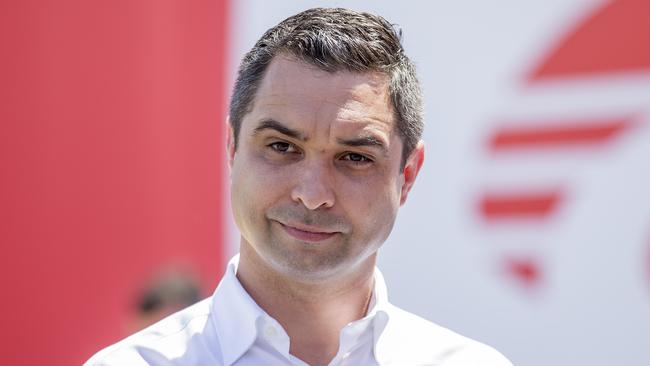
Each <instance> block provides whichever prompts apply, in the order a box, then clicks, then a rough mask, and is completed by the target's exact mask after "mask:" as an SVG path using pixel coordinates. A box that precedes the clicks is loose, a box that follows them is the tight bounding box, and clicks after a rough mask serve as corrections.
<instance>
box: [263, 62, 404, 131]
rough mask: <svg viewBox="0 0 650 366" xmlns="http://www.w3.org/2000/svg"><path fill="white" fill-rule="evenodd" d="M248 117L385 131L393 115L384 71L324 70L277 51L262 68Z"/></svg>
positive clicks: (305, 124) (388, 129)
mask: <svg viewBox="0 0 650 366" xmlns="http://www.w3.org/2000/svg"><path fill="white" fill-rule="evenodd" d="M260 114H262V115H263V116H262V115H260ZM250 115H251V116H252V117H253V118H256V117H257V118H264V117H271V118H280V119H282V121H283V122H287V123H291V122H292V121H294V122H295V121H300V124H301V125H303V126H305V127H309V126H310V125H314V124H318V123H319V122H320V123H321V124H322V122H325V121H327V122H329V123H332V122H336V126H337V127H340V128H344V129H345V128H359V127H360V126H366V127H367V128H374V129H380V130H385V131H386V132H388V131H391V130H392V129H393V119H394V114H393V108H392V103H391V101H390V96H389V92H388V76H387V75H386V74H384V73H381V72H365V73H359V72H350V71H337V72H327V71H324V70H321V69H319V68H317V67H316V66H314V65H310V64H308V63H305V62H303V61H298V60H296V59H294V58H291V57H288V56H283V55H279V56H277V57H275V58H274V59H273V61H272V62H271V64H270V65H269V67H268V68H267V70H266V73H265V75H264V77H263V79H262V81H261V83H260V86H259V88H258V90H257V93H256V96H255V100H254V102H253V106H252V108H251V113H250Z"/></svg>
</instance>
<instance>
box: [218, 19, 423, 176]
mask: <svg viewBox="0 0 650 366" xmlns="http://www.w3.org/2000/svg"><path fill="white" fill-rule="evenodd" d="M400 37H401V32H400V31H398V30H396V29H395V28H394V27H393V26H392V25H391V24H390V23H388V22H387V21H386V20H385V19H384V18H382V17H380V16H377V15H373V14H368V13H360V12H355V11H352V10H348V9H323V8H315V9H309V10H306V11H303V12H301V13H299V14H296V15H294V16H292V17H289V18H287V19H285V20H284V21H282V22H281V23H280V24H278V25H277V26H275V27H273V28H271V29H269V30H268V31H266V33H264V35H263V36H262V38H260V39H259V40H258V41H257V43H255V45H254V46H253V48H252V49H251V50H250V51H249V52H248V53H247V54H246V55H245V56H244V58H243V60H242V63H241V65H240V68H239V75H238V77H237V81H236V82H235V86H234V90H233V95H232V99H231V102H230V115H229V119H230V124H231V126H232V128H233V132H234V134H235V147H237V143H238V137H239V130H240V126H241V121H242V119H243V117H244V116H245V115H246V114H247V113H248V112H249V111H250V109H251V107H252V104H253V103H254V101H255V94H256V92H257V89H258V87H259V84H260V82H261V80H262V78H263V77H264V75H265V72H266V70H267V68H268V66H269V64H270V63H271V61H272V60H273V59H274V58H275V57H276V56H278V55H289V56H293V57H295V58H297V59H299V60H301V61H303V62H306V63H309V64H312V65H314V66H316V67H318V68H319V69H322V70H324V71H327V72H331V73H334V72H337V71H351V72H358V73H365V72H380V73H384V74H386V75H387V77H388V80H389V82H388V93H389V95H390V99H391V103H392V106H393V110H394V113H395V121H396V123H395V127H396V128H397V130H398V131H399V133H400V136H401V138H402V140H403V143H404V150H403V152H402V164H403V163H404V162H405V161H406V158H407V157H408V156H409V154H410V153H411V152H412V151H413V149H414V148H415V146H416V145H417V143H418V141H420V138H421V136H422V130H423V126H424V124H423V111H422V93H421V91H420V85H419V82H418V79H417V76H416V74H415V67H414V65H413V63H412V62H411V60H409V58H408V57H407V56H406V54H405V53H404V49H403V48H402V45H401V43H400Z"/></svg>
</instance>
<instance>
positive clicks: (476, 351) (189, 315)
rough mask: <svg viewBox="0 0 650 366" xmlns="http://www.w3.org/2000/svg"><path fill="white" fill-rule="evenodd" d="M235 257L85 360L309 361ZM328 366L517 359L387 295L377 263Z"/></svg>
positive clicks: (94, 364)
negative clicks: (369, 291) (242, 279)
mask: <svg viewBox="0 0 650 366" xmlns="http://www.w3.org/2000/svg"><path fill="white" fill-rule="evenodd" d="M238 263H239V256H238V255H237V256H235V257H234V258H233V259H231V260H230V262H229V264H228V268H227V270H226V273H225V275H224V277H223V279H222V280H221V283H220V284H219V286H218V287H217V289H216V291H215V293H214V295H213V296H212V297H210V298H207V299H205V300H203V301H201V302H199V303H197V304H195V305H192V306H190V307H188V308H186V309H184V310H181V311H179V312H178V313H175V314H173V315H171V316H169V317H167V318H165V319H163V320H161V321H160V322H158V323H156V324H154V325H152V326H150V327H148V328H146V329H144V330H142V331H140V332H138V333H136V334H134V335H132V336H130V337H128V338H126V339H124V340H122V341H120V342H118V343H116V344H114V345H112V346H110V347H108V348H105V349H103V350H102V351H100V352H98V353H97V354H95V355H94V356H93V357H92V358H91V359H90V360H88V361H87V362H86V363H85V364H84V365H85V366H117V365H128V366H140V365H156V366H162V365H178V366H180V365H183V366H187V365H206V366H207V365H215V366H262V365H264V366H288V365H291V366H308V365H307V363H305V362H303V361H302V360H300V359H298V358H296V357H295V356H293V355H291V354H290V353H289V343H290V339H289V336H288V335H287V333H286V332H285V330H284V329H283V328H282V326H281V325H280V324H279V323H278V322H277V321H276V320H275V319H273V318H272V317H270V316H269V315H268V314H267V313H266V312H265V311H264V310H263V309H261V308H260V307H259V306H258V305H257V303H255V301H254V300H253V299H252V298H251V297H250V295H249V294H248V293H247V292H246V291H245V290H244V288H243V287H242V285H241V284H240V283H239V280H238V279H237V277H236V275H235V274H236V273H237V265H238ZM339 340H340V341H339V350H338V352H337V354H336V356H335V357H334V359H332V361H331V362H330V363H329V365H330V366H345V365H350V366H352V365H354V366H375V365H378V366H387V365H395V366H410V365H413V366H415V365H418V366H422V365H436V366H512V364H511V363H510V362H509V361H508V360H507V359H506V358H504V357H503V356H502V355H501V354H500V353H499V352H497V351H496V350H494V349H492V348H490V347H488V346H486V345H483V344H481V343H478V342H476V341H473V340H470V339H468V338H465V337H463V336H461V335H458V334H456V333H454V332H452V331H450V330H447V329H445V328H442V327H440V326H438V325H435V324H433V323H431V322H429V321H427V320H425V319H422V318H420V317H417V316H416V315H413V314H411V313H408V312H406V311H404V310H402V309H399V308H397V307H395V306H393V305H391V304H390V303H389V302H388V298H387V295H386V285H385V283H384V280H383V277H382V275H381V273H380V272H379V270H375V288H374V293H373V297H372V301H371V304H370V308H369V311H368V313H367V315H366V316H365V317H364V318H362V319H359V320H357V321H354V322H351V323H349V324H347V325H346V326H345V327H344V328H343V329H342V330H341V334H340V338H339Z"/></svg>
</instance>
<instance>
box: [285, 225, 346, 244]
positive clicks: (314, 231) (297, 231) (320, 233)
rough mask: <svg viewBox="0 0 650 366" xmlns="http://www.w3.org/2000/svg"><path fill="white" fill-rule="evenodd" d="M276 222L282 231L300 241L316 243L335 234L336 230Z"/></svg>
mask: <svg viewBox="0 0 650 366" xmlns="http://www.w3.org/2000/svg"><path fill="white" fill-rule="evenodd" d="M278 223H279V224H280V226H282V229H284V231H285V232H286V233H287V234H289V235H291V236H293V237H294V238H296V239H298V240H300V241H306V242H312V243H317V242H321V241H324V240H327V239H329V238H331V237H333V236H334V235H336V234H337V232H328V231H326V230H323V229H320V228H313V227H306V226H300V227H299V228H298V227H294V226H290V225H285V224H283V223H281V222H278Z"/></svg>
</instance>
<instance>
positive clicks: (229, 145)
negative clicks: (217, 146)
mask: <svg viewBox="0 0 650 366" xmlns="http://www.w3.org/2000/svg"><path fill="white" fill-rule="evenodd" d="M226 149H227V150H228V151H227V153H228V166H230V167H231V168H232V163H233V161H234V159H235V132H234V131H233V129H232V124H230V117H228V119H227V120H226Z"/></svg>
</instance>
